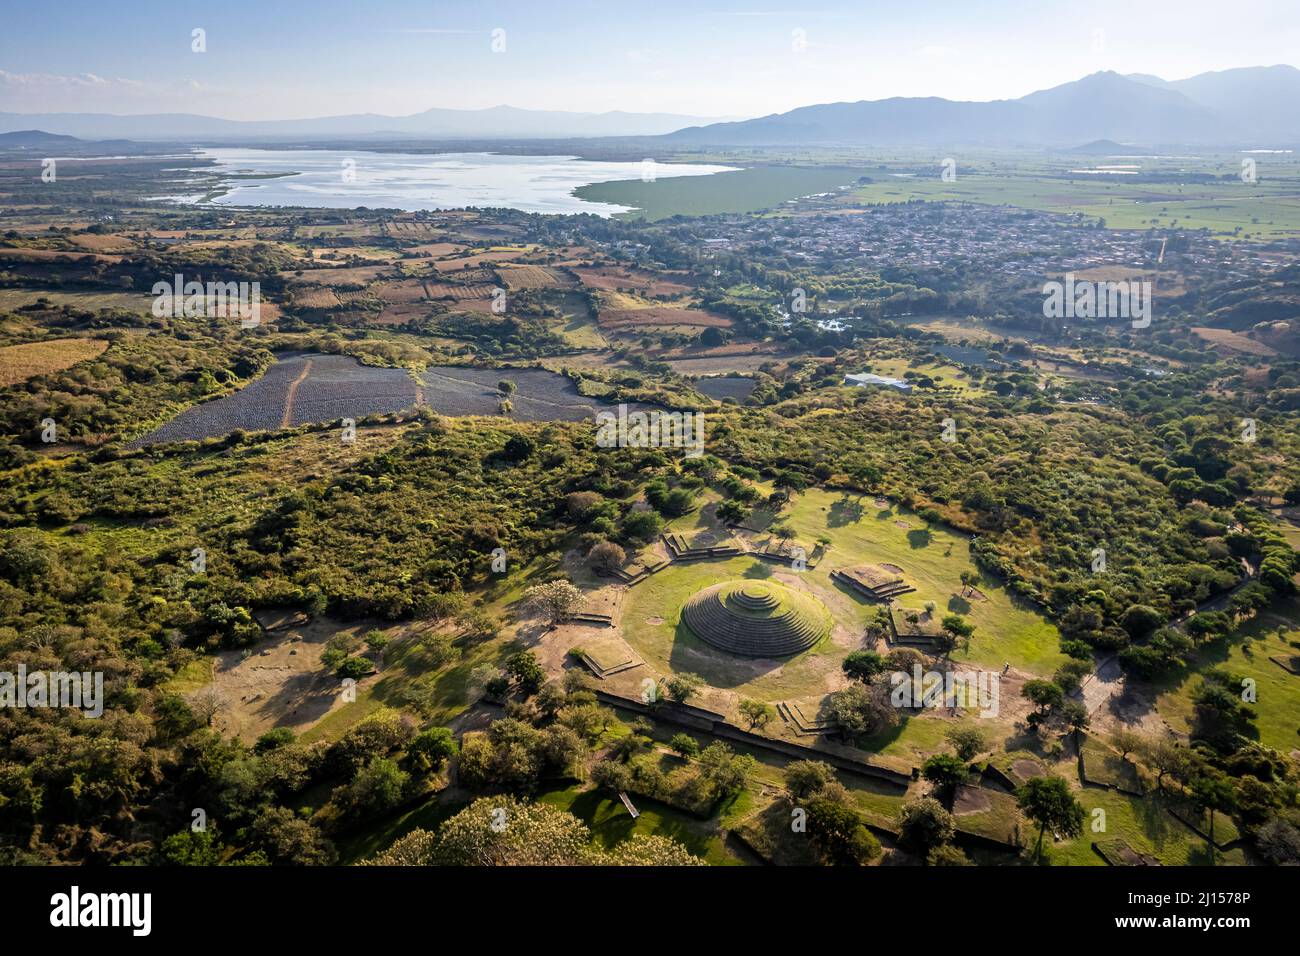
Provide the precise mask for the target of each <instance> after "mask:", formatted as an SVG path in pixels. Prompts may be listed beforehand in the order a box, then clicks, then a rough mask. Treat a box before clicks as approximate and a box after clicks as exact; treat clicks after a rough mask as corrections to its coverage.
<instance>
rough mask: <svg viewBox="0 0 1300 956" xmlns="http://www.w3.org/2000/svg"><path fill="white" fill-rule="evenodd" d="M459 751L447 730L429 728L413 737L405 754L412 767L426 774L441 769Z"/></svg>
mask: <svg viewBox="0 0 1300 956" xmlns="http://www.w3.org/2000/svg"><path fill="white" fill-rule="evenodd" d="M459 749H460V748H459V747H458V746H457V745H456V738H455V736H454V735H453V734H452V732H451V730H450V729H449V728H447V727H430V728H429V729H428V730H424V731H421V732H420V733H418V734H416V735H415V739H414V740H412V741H411V742H410V743H409V744H408V745H407V747H406V754H407V757H408V758H409V759H410V761H411V763H412V765H414V766H416V767H418V768H420V769H421V770H423V771H425V772H426V773H428V772H432V771H437V770H440V769H442V765H443V764H444V763H446V762H447V761H448V760H449V759H450V758H452V757H454V756H456V754H457V752H458V751H459Z"/></svg>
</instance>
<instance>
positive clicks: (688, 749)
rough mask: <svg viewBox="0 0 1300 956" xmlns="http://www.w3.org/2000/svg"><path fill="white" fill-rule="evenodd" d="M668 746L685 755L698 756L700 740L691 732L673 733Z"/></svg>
mask: <svg viewBox="0 0 1300 956" xmlns="http://www.w3.org/2000/svg"><path fill="white" fill-rule="evenodd" d="M668 746H669V747H671V748H672V749H673V750H674V751H675V752H676V753H679V754H681V755H682V756H683V757H697V756H699V753H700V742H699V741H698V740H696V739H695V738H694V737H692V736H691V735H690V734H673V735H672V738H671V739H669V741H668Z"/></svg>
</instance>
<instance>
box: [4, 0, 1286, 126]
mask: <svg viewBox="0 0 1300 956" xmlns="http://www.w3.org/2000/svg"><path fill="white" fill-rule="evenodd" d="M801 7H802V9H801ZM0 22H3V24H4V27H3V33H0V110H3V111H11V112H43V111H59V112H66V111H86V112H116V113H144V112H173V111H179V112H196V113H207V114H210V115H216V116H224V117H229V118H234V119H274V118H290V117H306V116H322V115H330V114H337V113H349V112H377V113H387V114H405V113H413V112H418V111H420V110H423V109H428V108H430V107H434V106H439V107H455V108H481V107H487V106H495V105H498V104H502V103H508V104H510V105H512V106H520V107H526V108H534V109H570V110H582V111H589V110H590V111H604V110H612V109H624V110H629V111H636V112H674V113H688V114H692V115H696V116H711V117H716V116H756V115H763V114H766V113H773V112H780V111H783V110H787V109H791V108H793V107H796V106H803V105H808V104H810V103H819V102H831V101H836V100H857V99H877V98H881V97H887V96H943V97H948V98H950V99H997V98H1002V97H1014V96H1020V95H1023V94H1025V93H1028V92H1031V91H1033V90H1035V89H1042V88H1045V87H1049V86H1054V85H1056V84H1057V83H1062V82H1065V81H1068V80H1072V79H1077V78H1078V77H1080V76H1082V75H1084V74H1087V73H1090V72H1093V71H1095V70H1098V69H1114V70H1118V71H1120V72H1146V73H1155V74H1157V75H1160V76H1164V77H1165V78H1166V79H1177V78H1181V77H1184V76H1189V75H1192V74H1194V73H1198V72H1202V71H1205V70H1214V69H1226V68H1229V67H1234V66H1252V65H1270V64H1274V63H1287V62H1291V63H1295V62H1296V61H1297V60H1300V55H1298V54H1297V53H1296V51H1298V50H1300V2H1298V0H1248V2H1245V3H1240V4H1230V3H1224V2H1222V0H1215V2H1208V0H1177V2H1171V0H965V2H950V0H891V2H888V3H885V2H877V0H858V2H844V0H825V2H822V0H808V2H806V3H793V2H790V0H774V2H771V3H763V2H760V0H691V2H680V0H657V2H652V3H646V2H625V0H605V2H588V0H525V2H516V0H421V2H414V0H370V2H367V0H314V2H305V0H256V2H251V0H219V2H217V0H213V2H209V3H193V2H184V0H180V2H176V0H172V2H166V3H164V2H154V0H127V2H116V3H114V2H104V0H94V2H89V0H64V2H60V3H58V4H42V3H30V2H18V0H0ZM195 28H202V29H204V30H205V31H206V39H207V51H206V52H205V53H194V52H192V51H191V32H192V31H193V30H194V29H195ZM498 29H499V30H503V31H504V40H505V50H504V52H499V53H494V52H493V50H492V31H493V30H498ZM796 31H802V32H796Z"/></svg>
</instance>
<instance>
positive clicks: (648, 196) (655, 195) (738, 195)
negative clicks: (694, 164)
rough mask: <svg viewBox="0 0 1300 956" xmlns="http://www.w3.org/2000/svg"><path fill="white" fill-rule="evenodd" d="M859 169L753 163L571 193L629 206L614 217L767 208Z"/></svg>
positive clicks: (848, 178) (832, 185)
mask: <svg viewBox="0 0 1300 956" xmlns="http://www.w3.org/2000/svg"><path fill="white" fill-rule="evenodd" d="M865 172H866V171H865V170H864V169H861V168H858V167H853V166H754V167H751V168H749V169H741V170H737V171H736V172H731V173H715V174H714V175H711V176H678V177H674V178H665V179H658V180H656V181H654V182H642V181H641V180H632V179H627V180H617V181H615V182H609V183H593V184H592V185H590V186H579V187H578V188H577V189H575V190H574V195H575V196H577V197H579V198H580V199H586V200H588V201H589V202H604V203H615V204H617V205H620V206H630V207H632V212H628V213H623V214H622V215H621V216H620V217H619V218H626V219H646V220H650V221H654V220H657V219H667V218H669V217H670V216H710V215H716V214H718V213H740V212H758V211H759V210H762V209H771V208H772V207H774V206H779V205H780V204H781V203H783V202H786V201H787V200H790V199H798V198H801V197H803V196H812V195H816V194H818V193H824V192H831V191H833V190H836V189H838V188H839V187H841V186H847V185H849V184H850V183H852V182H854V181H855V180H857V179H858V178H859V177H860V176H862V175H864V174H865Z"/></svg>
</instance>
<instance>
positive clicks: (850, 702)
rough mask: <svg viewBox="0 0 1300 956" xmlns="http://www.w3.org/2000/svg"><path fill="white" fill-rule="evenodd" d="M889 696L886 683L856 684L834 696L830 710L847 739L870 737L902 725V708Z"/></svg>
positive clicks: (832, 695) (828, 702)
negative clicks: (900, 716) (899, 724)
mask: <svg viewBox="0 0 1300 956" xmlns="http://www.w3.org/2000/svg"><path fill="white" fill-rule="evenodd" d="M889 696H890V694H889V688H888V687H887V686H885V685H884V684H883V683H882V684H870V685H864V684H852V685H850V686H849V687H847V688H845V689H844V690H840V691H836V692H835V693H833V694H831V696H830V698H829V700H828V701H827V710H828V711H829V712H830V715H831V717H832V718H833V719H834V720H835V721H836V722H837V723H838V724H839V725H840V730H841V731H842V732H843V733H844V735H845V736H846V737H849V738H856V737H866V736H868V735H870V734H873V733H876V732H877V731H879V730H884V729H887V728H889V727H893V726H895V725H896V724H897V723H898V721H899V719H900V718H899V715H898V708H897V707H895V706H894V705H893V704H892V703H891V702H890V699H889Z"/></svg>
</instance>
